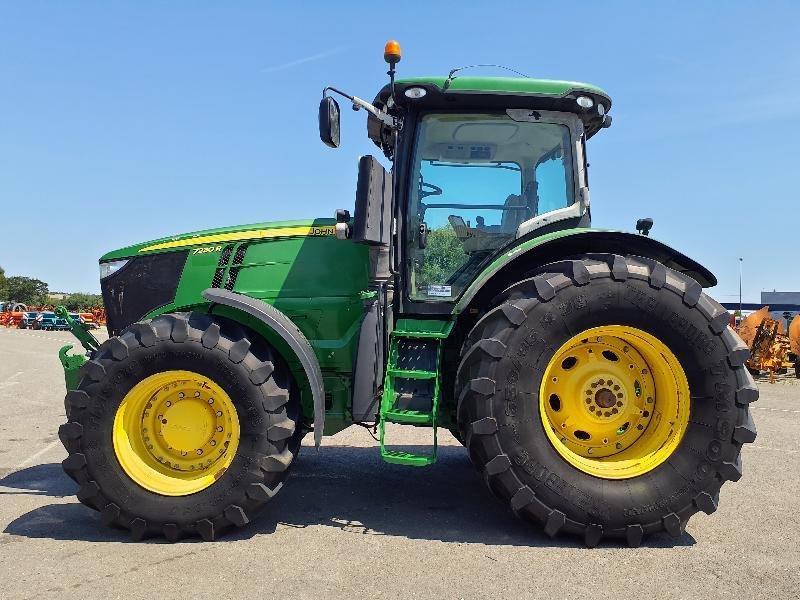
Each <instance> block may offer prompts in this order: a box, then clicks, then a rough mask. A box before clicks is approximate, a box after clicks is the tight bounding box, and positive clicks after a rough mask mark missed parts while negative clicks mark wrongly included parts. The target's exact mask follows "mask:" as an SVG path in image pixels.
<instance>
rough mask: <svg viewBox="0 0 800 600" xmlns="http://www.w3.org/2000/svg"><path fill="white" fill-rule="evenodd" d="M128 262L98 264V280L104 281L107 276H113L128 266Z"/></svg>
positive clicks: (126, 260) (117, 261)
mask: <svg viewBox="0 0 800 600" xmlns="http://www.w3.org/2000/svg"><path fill="white" fill-rule="evenodd" d="M128 260H130V259H127V258H126V259H125V260H115V261H112V262H104V263H100V279H105V278H106V277H108V276H109V275H113V274H114V273H116V272H117V271H119V270H120V269H121V268H122V267H124V266H125V265H127V264H128Z"/></svg>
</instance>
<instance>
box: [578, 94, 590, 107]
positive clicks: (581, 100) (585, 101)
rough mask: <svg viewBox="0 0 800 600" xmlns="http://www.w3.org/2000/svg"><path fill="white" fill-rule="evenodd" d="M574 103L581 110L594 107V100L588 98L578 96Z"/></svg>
mask: <svg viewBox="0 0 800 600" xmlns="http://www.w3.org/2000/svg"><path fill="white" fill-rule="evenodd" d="M576 102H577V103H578V106H580V107H581V108H592V107H593V106H594V100H592V99H591V98H589V96H578V99H577V100H576Z"/></svg>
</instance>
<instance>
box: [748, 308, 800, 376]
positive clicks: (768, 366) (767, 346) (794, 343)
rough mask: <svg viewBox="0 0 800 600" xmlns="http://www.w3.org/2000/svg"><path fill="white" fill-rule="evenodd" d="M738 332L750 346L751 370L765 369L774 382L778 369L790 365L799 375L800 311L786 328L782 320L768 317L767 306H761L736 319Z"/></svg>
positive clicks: (757, 372)
mask: <svg viewBox="0 0 800 600" xmlns="http://www.w3.org/2000/svg"><path fill="white" fill-rule="evenodd" d="M738 333H739V336H740V337H741V338H742V339H743V340H744V342H745V343H746V344H747V345H748V346H749V347H750V353H751V355H750V359H749V360H748V361H747V368H748V369H750V371H751V372H752V373H754V374H759V373H760V372H762V371H766V372H768V373H769V380H770V382H773V381H774V380H775V375H776V374H777V373H785V372H786V370H787V369H789V368H792V367H793V368H794V370H795V375H796V376H797V377H798V378H800V360H799V359H798V356H800V315H797V316H795V318H794V319H793V320H792V323H791V325H790V326H789V331H788V332H787V331H786V327H785V326H784V324H783V321H781V320H775V319H773V318H771V317H770V316H769V306H763V307H762V308H760V309H759V310H757V311H755V312H754V313H752V314H750V315H749V316H748V317H747V318H745V319H743V320H742V321H741V322H740V323H739V327H738ZM790 355H794V360H790V358H791V356H790Z"/></svg>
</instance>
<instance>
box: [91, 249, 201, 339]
mask: <svg viewBox="0 0 800 600" xmlns="http://www.w3.org/2000/svg"><path fill="white" fill-rule="evenodd" d="M188 255H189V253H188V251H185V250H184V251H180V252H166V253H163V254H151V255H148V256H137V257H135V258H132V259H131V260H130V261H129V262H128V264H126V265H125V266H124V267H122V268H121V269H120V270H119V271H117V272H116V273H114V274H113V275H110V276H108V277H106V278H105V279H101V280H100V289H101V290H102V292H103V303H104V304H105V307H106V320H107V327H108V333H109V335H118V334H119V333H120V332H121V331H122V330H123V329H125V328H126V327H127V326H128V325H130V324H131V323H135V322H136V321H140V320H141V319H142V317H144V316H145V315H146V314H148V313H150V312H152V311H153V310H155V309H157V308H159V307H160V306H164V305H165V304H169V303H170V302H172V301H173V300H174V299H175V292H176V291H177V289H178V282H179V281H180V278H181V273H182V272H183V267H184V265H185V264H186V257H187V256H188Z"/></svg>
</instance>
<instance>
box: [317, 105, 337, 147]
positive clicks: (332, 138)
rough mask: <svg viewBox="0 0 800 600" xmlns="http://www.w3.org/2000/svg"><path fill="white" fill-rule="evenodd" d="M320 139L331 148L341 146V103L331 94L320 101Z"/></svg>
mask: <svg viewBox="0 0 800 600" xmlns="http://www.w3.org/2000/svg"><path fill="white" fill-rule="evenodd" d="M319 139H321V140H322V141H323V143H325V144H326V145H328V146H330V147H331V148H338V147H339V104H338V103H337V102H336V100H334V99H333V98H331V97H330V96H325V97H324V98H323V99H322V101H321V102H320V103H319Z"/></svg>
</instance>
